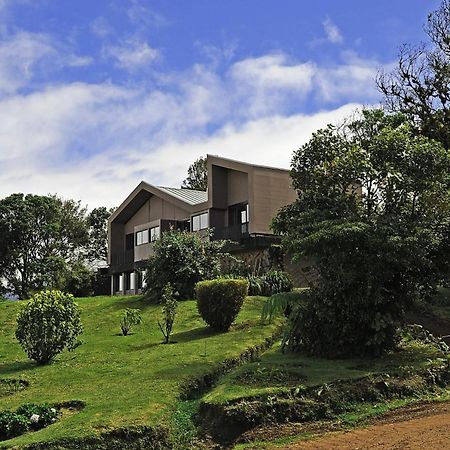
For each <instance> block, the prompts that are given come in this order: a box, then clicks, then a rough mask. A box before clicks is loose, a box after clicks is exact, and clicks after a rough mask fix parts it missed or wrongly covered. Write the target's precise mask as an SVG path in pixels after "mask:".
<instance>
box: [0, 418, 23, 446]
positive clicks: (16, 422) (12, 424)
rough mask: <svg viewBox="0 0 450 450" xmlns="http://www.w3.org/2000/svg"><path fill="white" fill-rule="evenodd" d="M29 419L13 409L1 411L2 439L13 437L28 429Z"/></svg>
mask: <svg viewBox="0 0 450 450" xmlns="http://www.w3.org/2000/svg"><path fill="white" fill-rule="evenodd" d="M28 427H29V420H28V419H27V418H26V417H25V416H23V415H21V414H17V413H14V412H11V411H1V412H0V441H3V440H5V439H11V438H12V437H15V436H20V435H21V434H23V433H25V432H26V431H28Z"/></svg>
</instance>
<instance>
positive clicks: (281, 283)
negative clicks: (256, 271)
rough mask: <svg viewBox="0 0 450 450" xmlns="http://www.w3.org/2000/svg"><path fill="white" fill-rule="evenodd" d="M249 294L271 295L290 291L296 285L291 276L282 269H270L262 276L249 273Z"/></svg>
mask: <svg viewBox="0 0 450 450" xmlns="http://www.w3.org/2000/svg"><path fill="white" fill-rule="evenodd" d="M247 279H248V282H249V290H248V291H249V295H264V296H270V295H273V294H277V293H279V292H290V291H292V288H293V287H294V283H293V281H292V278H291V276H290V275H289V274H288V273H287V272H283V271H281V270H270V271H269V272H267V273H265V274H264V275H261V276H256V275H249V276H248V277H247Z"/></svg>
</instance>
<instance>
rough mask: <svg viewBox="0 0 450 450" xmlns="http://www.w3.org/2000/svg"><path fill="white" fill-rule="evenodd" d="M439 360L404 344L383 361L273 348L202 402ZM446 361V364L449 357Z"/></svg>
mask: <svg viewBox="0 0 450 450" xmlns="http://www.w3.org/2000/svg"><path fill="white" fill-rule="evenodd" d="M443 356H444V355H443V354H442V352H440V351H438V350H437V349H436V348H435V347H433V346H431V345H425V344H421V343H418V342H415V341H413V342H410V343H404V344H403V345H402V348H401V349H400V350H399V351H395V352H391V353H389V354H387V355H386V356H385V357H383V358H377V359H346V360H339V359H334V360H329V359H321V358H311V357H307V356H303V355H299V354H292V353H282V352H281V351H280V347H279V345H275V346H274V347H272V349H270V350H268V351H267V352H266V353H264V354H263V355H262V356H261V357H260V358H259V360H258V361H255V362H251V363H248V364H245V365H243V366H241V367H238V368H236V369H235V370H233V371H232V372H230V373H228V374H226V375H224V376H223V377H222V378H221V380H220V382H219V383H218V384H217V386H216V387H215V388H214V389H213V390H211V391H210V392H209V393H207V394H206V395H205V396H204V397H203V399H202V400H203V401H205V402H208V403H213V404H214V403H216V404H221V403H225V402H228V401H233V400H237V399H240V398H246V397H255V396H259V395H264V394H277V393H280V392H286V391H289V390H290V389H291V388H293V387H297V386H299V385H303V386H319V385H322V384H324V383H331V382H333V381H336V380H347V379H354V378H361V377H364V376H366V375H369V374H377V373H383V372H389V373H395V372H396V371H398V370H403V369H407V368H412V369H424V368H427V367H431V366H433V365H435V364H436V363H439V364H440V361H439V358H442V357H443ZM448 359H449V360H450V356H448Z"/></svg>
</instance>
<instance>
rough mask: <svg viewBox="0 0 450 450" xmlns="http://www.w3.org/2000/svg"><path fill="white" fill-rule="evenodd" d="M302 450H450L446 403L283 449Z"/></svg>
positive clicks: (449, 414) (448, 406)
mask: <svg viewBox="0 0 450 450" xmlns="http://www.w3.org/2000/svg"><path fill="white" fill-rule="evenodd" d="M303 449H305V450H306V449H314V450H316V449H317V450H331V449H348V450H350V449H352V450H357V449H361V450H362V449H364V450H366V449H369V450H370V449H377V450H380V449H390V450H394V449H395V450H406V449H408V450H413V449H414V450H415V449H420V450H441V449H443V450H444V449H450V402H446V403H440V404H429V403H426V404H422V405H419V406H415V407H410V408H406V409H403V410H398V411H395V412H392V413H389V414H387V415H385V416H384V417H383V418H382V419H381V421H378V422H377V423H376V424H373V425H370V426H367V427H366V428H361V429H356V430H351V431H347V432H333V433H330V434H328V435H326V436H324V437H320V438H318V439H314V440H311V441H307V442H298V443H296V444H291V445H289V446H288V447H285V450H303Z"/></svg>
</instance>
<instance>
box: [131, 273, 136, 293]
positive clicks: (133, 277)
mask: <svg viewBox="0 0 450 450" xmlns="http://www.w3.org/2000/svg"><path fill="white" fill-rule="evenodd" d="M130 289H131V290H132V291H135V290H136V272H131V273H130Z"/></svg>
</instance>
